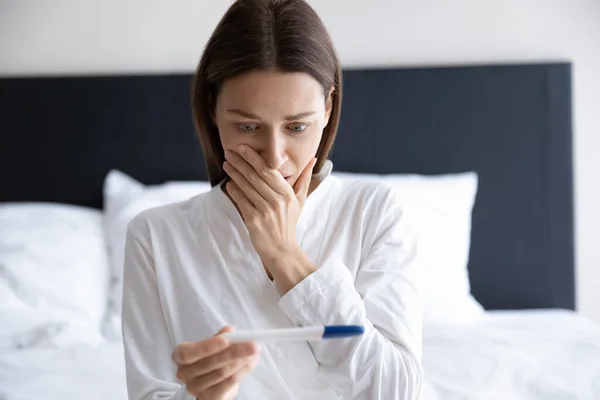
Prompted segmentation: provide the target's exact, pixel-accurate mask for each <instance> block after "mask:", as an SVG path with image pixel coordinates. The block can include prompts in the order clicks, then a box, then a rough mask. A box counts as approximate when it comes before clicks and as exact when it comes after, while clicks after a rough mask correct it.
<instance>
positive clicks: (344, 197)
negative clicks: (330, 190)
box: [331, 175, 403, 212]
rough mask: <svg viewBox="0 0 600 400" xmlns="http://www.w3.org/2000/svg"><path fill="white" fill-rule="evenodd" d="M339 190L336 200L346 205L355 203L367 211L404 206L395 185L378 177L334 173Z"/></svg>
mask: <svg viewBox="0 0 600 400" xmlns="http://www.w3.org/2000/svg"><path fill="white" fill-rule="evenodd" d="M331 179H334V180H335V185H336V187H337V190H336V191H335V193H336V194H335V200H334V201H336V202H339V203H343V204H345V206H350V205H354V208H360V209H362V211H364V212H366V211H368V210H374V211H378V212H383V211H385V210H389V209H390V208H403V201H402V199H401V198H400V196H399V194H398V191H397V190H395V189H394V187H393V186H392V185H391V184H389V183H387V182H385V181H383V180H378V179H361V178H352V177H346V176H344V175H342V176H336V175H333V176H332V177H331Z"/></svg>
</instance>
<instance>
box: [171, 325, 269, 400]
mask: <svg viewBox="0 0 600 400" xmlns="http://www.w3.org/2000/svg"><path fill="white" fill-rule="evenodd" d="M231 331H233V328H231V327H225V328H223V329H221V330H220V331H219V332H218V333H217V334H216V335H215V336H214V337H212V338H209V339H206V340H202V341H199V342H185V343H181V344H179V345H178V346H177V347H176V348H175V350H174V352H173V361H174V362H175V364H176V365H177V379H179V381H181V382H182V383H183V384H184V385H185V386H186V388H187V392H188V393H189V394H191V395H192V396H195V397H196V398H197V399H198V400H205V399H206V400H209V399H210V400H213V399H215V400H232V399H234V398H235V397H236V396H237V394H238V391H239V384H240V382H241V381H242V379H244V378H245V377H246V375H248V373H250V372H251V371H252V370H253V369H254V367H255V366H256V364H257V363H258V360H259V353H260V348H259V347H258V346H257V345H256V344H254V343H250V342H249V343H239V344H231V343H229V342H228V340H227V339H226V338H225V337H223V336H221V334H223V333H226V332H231Z"/></svg>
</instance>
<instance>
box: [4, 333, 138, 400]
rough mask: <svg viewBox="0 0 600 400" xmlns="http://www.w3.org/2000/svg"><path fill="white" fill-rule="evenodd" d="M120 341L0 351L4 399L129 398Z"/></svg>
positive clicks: (92, 399) (78, 399)
mask: <svg viewBox="0 0 600 400" xmlns="http://www.w3.org/2000/svg"><path fill="white" fill-rule="evenodd" d="M123 360H124V359H123V347H122V345H121V344H120V343H115V342H112V343H108V342H107V343H105V344H102V345H100V346H95V347H92V346H80V347H72V348H63V349H29V350H24V351H14V352H10V353H4V354H2V355H0V400H41V399H43V400H59V399H62V400H83V399H85V400H109V399H110V400H126V399H127V389H126V386H125V365H124V361H123Z"/></svg>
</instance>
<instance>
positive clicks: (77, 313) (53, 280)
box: [0, 202, 109, 350]
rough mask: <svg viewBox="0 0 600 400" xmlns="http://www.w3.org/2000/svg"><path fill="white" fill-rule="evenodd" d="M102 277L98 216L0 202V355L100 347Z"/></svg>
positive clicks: (77, 210) (67, 208)
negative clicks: (75, 346) (49, 348)
mask: <svg viewBox="0 0 600 400" xmlns="http://www.w3.org/2000/svg"><path fill="white" fill-rule="evenodd" d="M108 273H109V269H108V260H107V257H106V247H105V243H104V236H103V227H102V213H101V211H100V210H95V209H89V208H84V207H78V206H73V205H66V204H55V203H31V202H23V203H0V321H2V322H1V323H0V348H2V349H5V350H6V349H15V348H25V347H44V346H52V347H57V346H65V345H67V344H69V343H73V342H77V343H81V342H85V343H93V344H97V343H100V342H101V341H102V336H101V335H100V326H101V323H102V318H103V315H104V312H105V307H106V301H107V288H108Z"/></svg>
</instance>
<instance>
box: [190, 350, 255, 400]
mask: <svg viewBox="0 0 600 400" xmlns="http://www.w3.org/2000/svg"><path fill="white" fill-rule="evenodd" d="M252 362H253V361H252V359H249V358H240V359H237V360H235V361H233V362H230V363H228V364H225V365H223V367H221V368H219V369H216V370H214V371H211V372H209V373H206V374H203V375H200V376H198V377H196V378H194V379H192V380H190V381H188V382H187V383H186V386H187V388H188V391H189V392H191V393H193V394H203V395H206V394H207V393H204V392H206V391H208V389H210V388H213V387H214V386H217V385H219V384H221V383H224V382H227V381H228V380H229V379H231V378H232V377H234V380H235V383H237V382H239V378H241V377H242V376H241V374H240V375H238V372H241V371H245V370H246V369H248V366H249V365H252ZM236 378H237V379H236ZM229 383H231V382H229ZM224 386H230V385H229V384H227V383H226V384H225V385H224ZM210 398H219V397H218V396H215V397H210Z"/></svg>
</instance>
